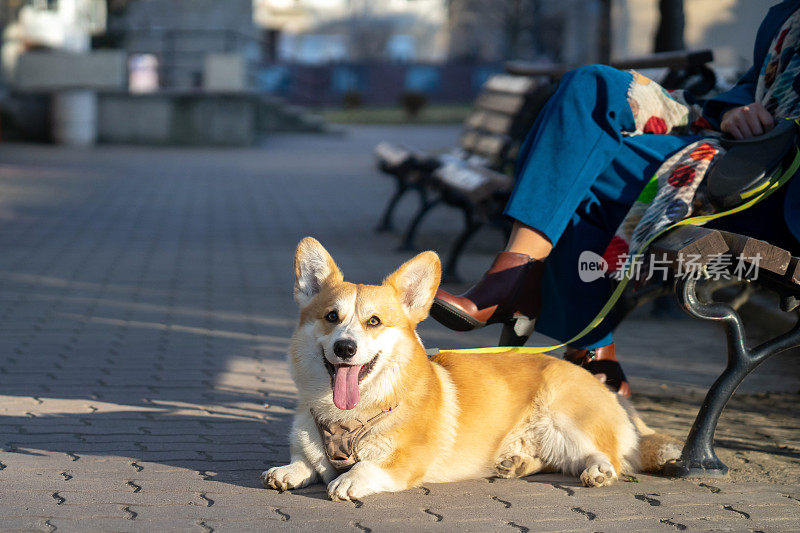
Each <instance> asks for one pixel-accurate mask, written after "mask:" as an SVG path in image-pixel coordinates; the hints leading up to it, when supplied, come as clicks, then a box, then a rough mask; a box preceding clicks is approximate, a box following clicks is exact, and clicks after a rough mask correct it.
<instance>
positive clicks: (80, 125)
mask: <svg viewBox="0 0 800 533" xmlns="http://www.w3.org/2000/svg"><path fill="white" fill-rule="evenodd" d="M53 138H54V139H55V141H56V143H58V144H64V145H67V146H94V144H95V142H96V141H97V93H96V92H95V91H93V90H89V89H74V90H65V91H60V92H57V93H55V95H54V96H53Z"/></svg>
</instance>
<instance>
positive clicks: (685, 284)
mask: <svg viewBox="0 0 800 533" xmlns="http://www.w3.org/2000/svg"><path fill="white" fill-rule="evenodd" d="M726 143H727V146H726V147H727V148H728V151H727V153H726V154H725V155H724V156H723V157H722V158H721V160H720V161H718V162H717V163H715V165H714V167H712V169H711V170H710V172H709V175H708V176H707V177H706V188H707V193H708V195H709V197H710V199H711V201H712V203H713V204H714V205H715V206H717V207H718V208H719V209H721V210H727V209H729V208H731V207H733V206H735V205H737V202H738V203H741V202H742V200H743V198H747V197H749V196H750V195H751V193H752V192H753V191H760V190H763V189H762V188H763V187H765V186H766V185H769V184H770V183H773V181H772V180H774V178H775V176H776V175H779V174H782V173H783V172H784V171H787V169H791V168H796V167H791V166H790V165H791V163H797V161H800V135H798V126H797V124H796V123H795V122H794V121H783V122H782V123H781V124H780V125H779V126H778V127H776V128H775V129H774V130H773V131H772V132H770V133H768V134H766V135H763V136H760V137H755V138H752V139H748V140H745V141H732V140H728V141H725V142H723V145H725V144H726ZM787 175H788V174H787ZM794 179H798V178H794ZM785 186H786V185H784V187H785ZM737 198H738V200H737ZM793 253H794V254H798V253H800V251H799V250H786V249H783V248H780V247H778V246H775V245H773V244H770V243H769V242H766V241H763V240H758V239H754V238H752V237H749V236H747V235H740V234H736V233H730V232H725V231H720V230H715V229H708V228H704V227H701V226H693V225H686V226H679V227H677V228H675V229H673V230H671V231H670V232H668V233H666V234H664V235H663V236H661V237H660V238H658V239H657V240H655V241H654V242H653V243H652V244H651V245H650V247H649V250H648V251H647V253H646V254H645V257H649V258H651V260H653V261H655V260H658V261H659V267H660V268H664V269H665V271H666V273H667V274H668V276H667V277H666V279H665V280H664V281H663V282H656V283H653V282H652V280H650V281H645V283H644V286H643V287H642V286H638V287H636V286H637V285H638V284H629V285H628V287H627V289H626V292H627V293H628V294H627V297H624V298H622V299H621V300H620V303H619V304H618V305H622V306H624V307H625V308H626V311H629V310H632V309H633V308H634V307H636V303H637V302H638V303H641V302H643V301H646V300H649V299H651V298H652V296H653V295H654V294H667V293H669V292H674V294H675V295H676V297H677V300H678V302H679V304H680V305H681V307H682V308H683V309H684V310H685V311H686V312H687V313H688V314H689V315H690V316H691V317H693V318H696V319H698V320H707V321H711V322H716V323H719V324H721V325H722V326H723V327H724V328H725V333H726V337H727V349H728V363H727V366H726V367H725V369H724V370H723V372H722V373H721V374H720V376H719V377H718V378H717V380H716V381H715V382H714V384H713V385H712V386H711V388H710V389H709V390H708V393H707V394H706V397H705V399H704V401H703V403H702V405H701V407H700V411H699V412H698V414H697V417H696V419H695V421H694V424H693V425H692V428H691V430H690V431H689V434H688V437H687V439H686V442H685V444H684V448H683V453H682V456H681V459H680V460H679V461H678V462H676V463H674V464H671V465H669V468H668V471H667V473H668V474H670V475H673V476H679V477H696V476H700V477H704V476H721V475H724V474H726V473H727V471H728V467H727V466H725V464H724V463H722V461H720V460H719V458H718V457H717V455H716V453H715V452H714V432H715V430H716V427H717V422H718V420H719V417H720V415H721V414H722V410H723V409H724V407H725V404H726V403H727V402H728V400H729V399H730V398H731V396H732V395H733V393H734V391H735V390H736V388H737V387H738V386H739V384H740V383H741V382H742V380H744V378H745V377H747V375H748V374H750V372H752V371H753V370H755V368H756V367H757V366H758V365H760V364H761V363H763V362H764V361H766V360H767V359H769V358H770V357H772V356H774V355H777V354H778V353H781V352H784V351H786V350H790V349H797V348H800V257H798V256H797V255H793ZM687 265H691V268H687ZM710 270H713V271H714V276H715V277H716V276H724V275H727V276H729V277H731V278H733V279H737V280H739V281H740V282H741V283H744V284H747V285H749V286H755V287H760V288H762V289H765V290H769V291H771V292H774V293H775V294H777V295H778V297H779V298H780V309H781V310H782V311H783V312H786V313H794V314H796V315H797V316H798V320H797V322H796V324H795V326H794V327H793V328H792V329H791V330H790V331H788V332H786V333H782V334H779V335H776V336H774V337H773V338H771V339H769V340H767V341H766V342H763V343H761V344H759V345H758V346H752V347H751V346H748V343H747V336H746V334H745V326H744V323H743V321H742V318H741V316H740V315H739V313H738V311H737V309H736V307H735V306H734V305H732V304H731V303H729V302H722V301H717V300H715V291H714V290H713V288H714V287H715V285H714V282H713V280H712V281H708V280H706V279H705V278H706V277H707V275H708V273H709V271H710ZM639 276H640V279H639V281H643V280H642V279H641V277H642V276H644V269H643V270H642V271H641V272H640V273H639ZM634 287H636V288H634ZM637 293H639V294H640V295H641V296H642V297H639V295H637ZM527 339H528V337H527V336H524V335H523V336H517V335H516V334H515V333H514V331H513V326H506V327H505V328H504V330H503V333H502V336H501V339H500V343H499V344H500V345H501V346H509V345H514V346H521V345H523V344H525V342H526V341H527Z"/></svg>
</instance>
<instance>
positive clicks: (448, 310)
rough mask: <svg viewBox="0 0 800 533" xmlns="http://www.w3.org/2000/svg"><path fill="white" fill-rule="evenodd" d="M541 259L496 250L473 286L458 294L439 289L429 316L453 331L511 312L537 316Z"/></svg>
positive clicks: (481, 324) (491, 321) (475, 326)
mask: <svg viewBox="0 0 800 533" xmlns="http://www.w3.org/2000/svg"><path fill="white" fill-rule="evenodd" d="M543 270H544V263H542V262H541V261H537V260H534V259H531V258H530V257H529V256H527V255H525V254H518V253H514V252H500V253H499V254H497V257H496V258H495V260H494V263H492V266H491V267H490V268H489V270H488V271H487V272H486V274H484V275H483V277H482V278H481V279H480V281H478V283H477V284H475V286H473V287H472V288H471V289H469V290H468V291H467V292H465V293H464V294H461V295H458V296H456V295H453V294H450V293H449V292H446V291H443V290H441V289H439V290H438V291H437V292H436V298H434V300H433V306H432V307H431V316H432V317H433V318H434V319H436V320H438V321H439V322H441V323H442V324H443V325H445V326H447V327H448V328H450V329H454V330H456V331H470V330H473V329H478V328H482V327H484V326H486V325H487V324H496V323H499V322H509V321H511V320H512V319H513V318H514V317H515V316H524V317H526V318H529V319H535V318H536V317H537V316H539V309H540V307H541V302H542V298H541V294H540V292H539V284H540V282H541V279H542V272H543Z"/></svg>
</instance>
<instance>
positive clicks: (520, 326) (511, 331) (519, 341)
mask: <svg viewBox="0 0 800 533" xmlns="http://www.w3.org/2000/svg"><path fill="white" fill-rule="evenodd" d="M535 325H536V319H535V318H528V317H526V316H522V315H516V316H514V317H513V318H512V319H511V320H509V321H508V322H505V323H504V324H503V331H502V333H500V341H499V345H500V346H523V345H524V344H525V343H526V342H528V339H529V338H530V336H531V335H533V330H534V327H535Z"/></svg>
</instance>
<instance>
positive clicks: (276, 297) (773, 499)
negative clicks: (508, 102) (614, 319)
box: [0, 127, 800, 532]
mask: <svg viewBox="0 0 800 533" xmlns="http://www.w3.org/2000/svg"><path fill="white" fill-rule="evenodd" d="M456 133H457V130H456V129H454V128H452V127H412V128H380V127H369V128H368V127H360V128H351V129H349V130H348V131H347V134H346V135H341V136H302V135H286V136H280V137H274V138H270V139H268V140H266V141H265V143H264V145H263V146H261V147H259V148H257V149H255V148H254V149H247V150H209V149H202V150H201V149H170V148H158V149H154V148H142V147H100V148H97V149H94V150H66V149H63V148H57V147H50V146H25V145H9V144H0V529H2V530H4V531H9V530H40V531H76V530H81V531H83V530H114V531H171V530H181V531H184V530H185V531H189V530H194V531H198V532H202V531H220V530H229V531H240V530H241V531H248V530H317V531H340V530H341V531H358V530H361V531H411V530H426V531H427V530H431V531H440V530H441V531H496V530H501V531H502V530H507V531H515V530H517V531H540V530H541V531H544V530H579V531H583V530H592V531H597V530H603V531H613V530H623V529H624V530H664V531H672V530H700V529H727V530H741V531H756V530H762V531H772V530H798V529H800V484H798V473H799V472H800V466H799V465H800V434H799V433H800V432H799V431H798V429H797V425H798V414H800V413H798V404H799V402H798V401H797V400H798V395H797V392H798V389H800V379H799V376H800V372H798V364H797V359H798V358H796V357H794V358H792V357H781V358H776V360H775V361H771V362H770V363H769V364H767V365H765V367H764V368H763V369H761V370H759V372H758V373H757V374H756V375H754V376H753V377H752V378H751V379H749V380H748V381H747V383H746V384H745V387H744V388H743V392H744V393H745V394H742V395H741V396H740V397H737V398H736V399H735V401H734V403H733V405H732V406H731V408H730V409H729V410H728V412H726V415H725V418H724V419H723V421H722V423H721V426H720V431H719V437H720V438H719V440H720V444H721V449H720V453H721V454H722V456H723V459H725V460H726V461H728V463H729V464H730V465H731V466H732V471H733V473H732V475H731V477H730V478H728V479H721V480H691V481H684V480H670V479H666V478H659V477H652V476H638V482H620V483H618V484H616V485H615V486H612V487H610V488H605V489H600V490H598V489H585V488H583V487H581V486H579V484H578V483H577V482H576V480H574V479H571V478H568V477H564V476H556V475H547V476H532V477H530V478H526V479H522V480H491V479H489V480H486V479H479V480H474V481H469V482H464V483H454V484H440V485H429V486H425V487H422V488H418V489H414V490H409V491H406V492H403V493H401V494H383V495H377V496H374V497H370V498H367V499H366V500H365V501H364V502H363V503H359V504H356V505H353V504H350V503H334V502H330V501H327V498H326V495H325V491H324V488H323V487H322V486H314V487H309V488H307V489H304V490H300V491H295V492H294V493H283V494H279V493H277V492H274V491H268V490H265V489H263V488H260V486H259V482H258V475H259V473H260V472H261V471H262V470H264V469H265V468H267V467H269V466H272V465H276V464H284V463H285V462H286V461H287V460H288V446H287V439H286V435H287V431H288V426H289V423H290V419H291V414H292V409H293V404H294V399H295V389H294V386H293V384H292V382H291V380H290V378H289V375H288V371H287V367H286V364H285V362H284V356H285V352H286V348H287V343H288V338H289V336H290V335H291V330H292V327H293V325H294V321H295V317H296V310H295V307H294V303H293V301H292V298H291V284H292V278H291V258H292V253H293V249H294V246H295V245H296V243H297V242H298V241H299V240H300V239H301V238H302V237H303V236H305V235H309V234H311V235H314V236H316V237H317V238H319V239H320V240H321V241H322V242H323V243H324V244H325V245H326V246H327V247H328V248H329V249H330V250H331V251H332V253H333V254H334V257H335V258H336V259H337V261H338V262H339V264H340V266H341V267H342V269H343V270H344V272H345V275H346V277H348V278H349V279H353V280H358V281H362V282H377V281H378V280H380V279H381V278H382V276H384V275H385V274H386V273H388V272H389V271H391V270H392V269H393V268H394V267H395V266H396V265H398V264H399V263H400V262H401V261H402V260H405V259H407V258H408V257H409V254H407V253H396V252H394V251H393V249H394V247H395V246H396V243H397V239H396V237H394V236H386V235H376V234H375V233H373V231H372V229H373V226H374V224H375V222H376V218H377V214H378V212H379V211H380V209H381V208H382V206H383V202H384V201H385V199H386V197H387V196H388V194H389V191H390V189H391V184H390V182H389V180H387V179H385V178H382V177H380V176H379V175H378V174H377V172H376V171H375V170H374V168H373V161H372V156H371V146H372V145H373V144H374V143H375V142H377V141H378V140H381V139H390V140H396V141H406V142H408V143H411V144H414V145H416V146H431V147H446V146H448V145H450V144H452V142H453V140H454V138H455V136H456ZM405 204H407V205H405ZM405 204H404V207H403V209H402V210H401V211H402V212H403V217H406V218H407V217H408V215H409V213H410V212H411V210H412V204H413V199H409V200H408V201H407V202H405ZM453 220H458V219H454V218H453V213H452V212H451V211H448V210H446V209H442V210H441V212H440V213H437V214H436V215H435V216H433V217H432V218H431V220H430V221H429V223H428V225H427V226H426V230H425V231H424V235H423V236H422V242H423V244H425V245H426V246H430V247H433V248H437V249H440V250H445V249H446V245H447V242H448V239H452V236H453V235H454V234H455V233H456V231H457V230H458V228H457V227H454V226H453ZM500 238H501V237H500V236H499V235H496V234H494V233H492V232H485V233H482V234H481V237H480V238H479V239H478V240H477V243H476V245H475V250H474V252H473V253H472V254H471V255H470V256H469V257H468V258H467V260H466V261H465V264H464V269H463V270H464V274H465V277H470V276H473V275H475V274H477V273H478V272H479V271H480V269H481V268H482V267H485V265H486V263H487V260H488V259H487V258H488V255H487V252H490V251H491V250H493V249H494V248H496V247H497V246H499V245H500ZM676 331H677V332H680V333H678V334H676ZM497 333H498V332H497V330H494V329H490V328H487V330H483V331H480V332H476V333H472V334H468V335H464V334H455V333H452V332H449V331H447V330H445V329H444V328H442V327H440V326H438V325H437V324H429V323H428V322H426V323H425V324H424V325H423V327H422V337H423V339H424V340H425V342H426V344H427V345H429V346H450V347H466V346H486V345H491V344H492V343H493V342H494V341H495V340H496V338H497ZM721 341H722V336H721V334H720V333H719V332H717V331H716V330H713V329H710V328H708V327H706V326H704V325H701V324H696V323H694V322H690V321H688V320H680V319H669V320H662V321H660V322H659V321H654V320H652V319H649V318H648V317H647V316H645V315H640V316H639V317H638V318H636V317H634V319H632V320H631V321H630V323H628V324H626V325H625V326H623V328H622V329H621V331H620V335H619V345H620V350H621V351H622V353H623V357H625V360H626V361H627V362H628V364H627V365H626V369H627V370H628V371H629V373H630V374H631V376H632V384H633V388H634V390H635V392H636V393H637V398H638V399H637V403H638V405H639V406H640V408H641V409H642V411H643V413H644V415H645V417H647V418H648V420H649V421H651V422H652V423H653V425H655V426H657V427H659V428H661V429H663V430H665V431H668V432H670V433H672V434H674V435H675V436H677V437H683V436H684V435H685V432H686V431H687V430H688V425H689V424H690V421H691V420H692V418H693V416H694V412H695V410H696V408H697V406H698V405H699V403H700V401H701V399H702V390H703V387H707V386H708V384H709V383H710V382H711V381H712V380H713V379H714V376H715V373H717V372H718V371H719V369H720V366H721V364H722V362H723V361H724V348H723V345H722V344H721ZM756 391H762V393H761V394H751V393H754V392H756ZM763 391H769V392H768V393H763Z"/></svg>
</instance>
